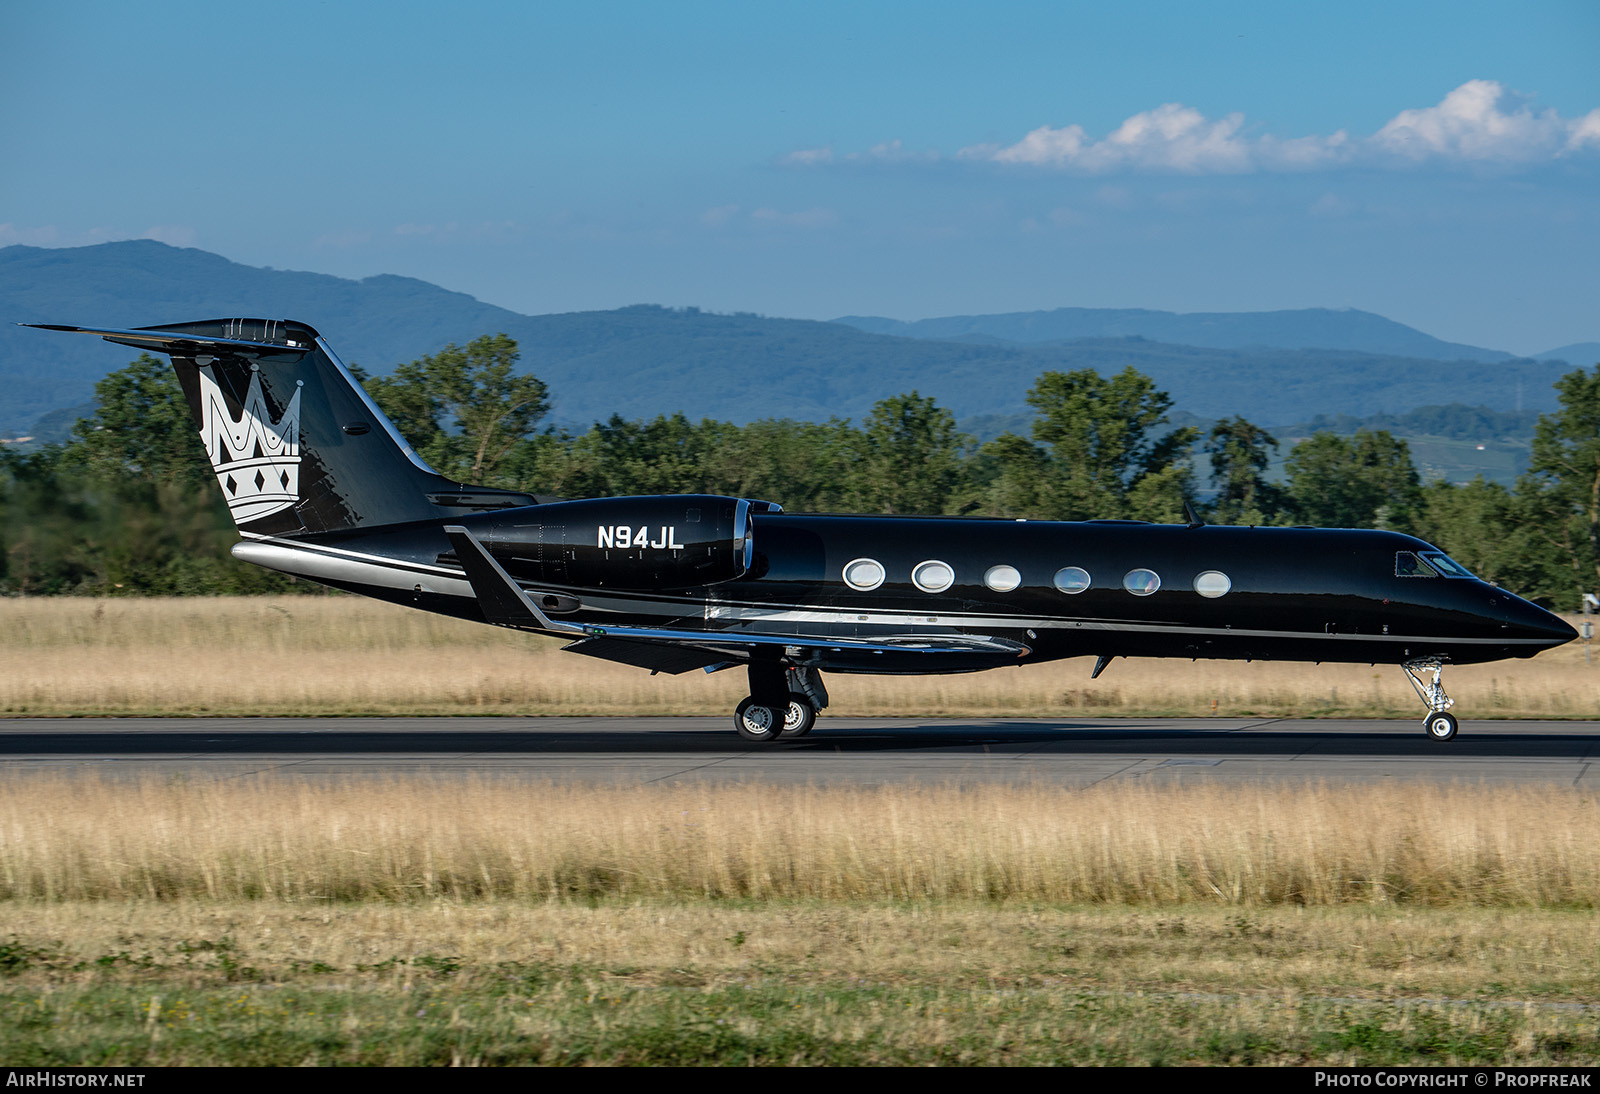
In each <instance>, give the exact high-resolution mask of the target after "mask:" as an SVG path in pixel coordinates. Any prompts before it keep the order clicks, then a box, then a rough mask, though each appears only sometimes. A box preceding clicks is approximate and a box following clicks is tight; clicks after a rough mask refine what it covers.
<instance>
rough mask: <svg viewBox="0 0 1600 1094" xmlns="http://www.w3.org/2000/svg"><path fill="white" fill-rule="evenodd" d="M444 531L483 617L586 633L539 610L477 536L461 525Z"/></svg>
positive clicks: (496, 621) (568, 632)
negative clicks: (556, 620)
mask: <svg viewBox="0 0 1600 1094" xmlns="http://www.w3.org/2000/svg"><path fill="white" fill-rule="evenodd" d="M444 534H445V535H446V536H449V537H450V545H451V546H452V547H454V548H455V549H456V558H457V559H459V560H460V562H461V568H462V569H463V570H465V571H466V572H467V582H468V583H469V584H471V586H472V592H473V595H475V596H476V597H477V598H478V607H479V608H481V609H482V610H483V618H484V619H486V620H488V621H489V622H490V623H499V624H501V625H502V626H507V627H537V628H538V629H539V630H543V631H556V632H559V633H562V634H586V633H588V632H587V631H586V630H585V629H584V628H583V627H575V626H573V625H572V624H571V623H557V622H555V621H554V620H552V619H551V618H550V617H549V616H547V615H545V614H544V612H542V611H540V610H539V605H537V604H535V603H534V602H533V598H532V597H530V596H529V595H528V594H527V593H526V592H524V591H523V589H522V586H520V585H518V584H517V583H516V581H515V580H514V579H513V578H512V577H511V575H510V574H508V573H506V571H505V567H503V566H501V565H500V563H498V562H496V561H495V560H494V556H493V555H491V554H490V553H489V552H488V551H487V550H485V549H484V546H483V544H481V543H479V542H478V537H477V536H474V535H473V534H472V533H471V532H469V531H467V530H466V529H465V528H463V527H462V526H461V525H459V524H447V525H445V526H444Z"/></svg>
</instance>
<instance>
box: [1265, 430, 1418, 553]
mask: <svg viewBox="0 0 1600 1094" xmlns="http://www.w3.org/2000/svg"><path fill="white" fill-rule="evenodd" d="M1285 467H1286V469H1287V471H1288V473H1289V495H1290V498H1291V500H1292V503H1293V506H1294V510H1295V514H1296V516H1297V517H1299V519H1300V520H1301V521H1302V522H1304V523H1306V524H1314V525H1317V526H1319V527H1323V528H1393V529H1396V530H1398V531H1408V530H1410V528H1411V523H1412V520H1413V519H1414V517H1415V514H1416V511H1417V509H1418V507H1419V506H1420V505H1421V503H1422V485H1421V479H1420V478H1419V476H1418V475H1417V468H1416V465H1415V464H1413V463H1412V462H1411V449H1410V447H1409V446H1407V444H1406V442H1405V441H1402V440H1397V439H1396V438H1394V437H1392V436H1390V435H1389V433H1388V432H1387V431H1386V430H1377V431H1369V430H1365V429H1363V430H1360V431H1359V432H1357V433H1355V434H1354V435H1353V436H1349V437H1337V436H1335V435H1333V434H1332V433H1318V434H1316V435H1315V436H1312V437H1310V438H1308V439H1306V440H1304V441H1301V442H1300V443H1299V444H1297V445H1295V446H1294V449H1293V450H1292V451H1291V452H1290V453H1289V459H1288V461H1287V463H1286V464H1285Z"/></svg>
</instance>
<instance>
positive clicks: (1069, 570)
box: [1055, 566, 1089, 596]
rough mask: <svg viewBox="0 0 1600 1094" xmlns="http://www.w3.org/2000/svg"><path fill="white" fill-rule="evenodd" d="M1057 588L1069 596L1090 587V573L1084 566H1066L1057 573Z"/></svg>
mask: <svg viewBox="0 0 1600 1094" xmlns="http://www.w3.org/2000/svg"><path fill="white" fill-rule="evenodd" d="M1055 586H1056V588H1058V589H1060V590H1061V591H1062V592H1064V593H1066V594H1068V595H1069V596H1070V595H1072V594H1074V593H1081V592H1083V591H1084V590H1085V589H1087V588H1088V587H1089V571H1088V570H1085V569H1084V568H1083V567H1082V566H1064V567H1062V568H1061V569H1059V570H1057V571H1056V576H1055Z"/></svg>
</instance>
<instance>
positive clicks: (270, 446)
mask: <svg viewBox="0 0 1600 1094" xmlns="http://www.w3.org/2000/svg"><path fill="white" fill-rule="evenodd" d="M210 362H211V359H210V358H205V357H201V358H198V359H196V362H195V363H196V364H197V365H199V371H200V405H201V418H200V423H201V424H200V439H201V440H202V441H204V442H205V446H206V455H207V456H208V457H210V459H211V467H212V469H213V470H215V471H216V473H217V482H218V483H220V484H221V485H222V493H223V496H224V497H226V498H227V499H228V509H229V511H230V512H232V514H233V522H234V523H235V524H238V525H243V524H245V523H246V522H248V521H252V520H258V519H260V518H261V517H265V516H268V515H270V514H272V513H277V512H279V511H281V510H284V509H287V508H289V507H290V506H292V505H294V504H295V503H296V502H298V501H299V500H300V388H301V387H303V386H304V381H296V386H295V392H294V397H293V398H291V399H290V400H289V405H288V406H286V407H285V408H284V410H283V417H282V418H280V419H278V420H277V421H276V422H274V421H273V420H272V412H271V411H269V410H268V409H267V400H266V399H265V398H264V397H263V396H262V394H261V374H260V369H259V368H258V367H257V366H256V365H254V364H252V365H251V366H250V388H249V390H248V391H247V392H246V393H245V397H244V406H243V407H242V408H241V412H240V416H239V417H238V418H237V419H235V418H234V416H233V415H232V414H231V413H230V412H229V411H228V404H227V403H226V402H225V401H224V400H223V398H222V389H221V388H220V387H218V386H217V378H216V376H215V375H213V373H212V371H211V364H210Z"/></svg>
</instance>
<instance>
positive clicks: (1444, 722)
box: [1422, 710, 1461, 741]
mask: <svg viewBox="0 0 1600 1094" xmlns="http://www.w3.org/2000/svg"><path fill="white" fill-rule="evenodd" d="M1422 728H1423V730H1424V731H1425V732H1426V733H1427V734H1428V736H1429V738H1431V739H1432V740H1435V741H1448V740H1449V739H1450V738H1452V737H1454V736H1455V735H1456V730H1458V729H1460V728H1461V723H1459V722H1457V721H1456V716H1455V715H1454V714H1451V713H1450V712H1449V711H1444V710H1436V711H1434V712H1433V713H1432V714H1430V715H1428V717H1427V718H1426V719H1425V720H1424V721H1423V723H1422Z"/></svg>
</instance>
